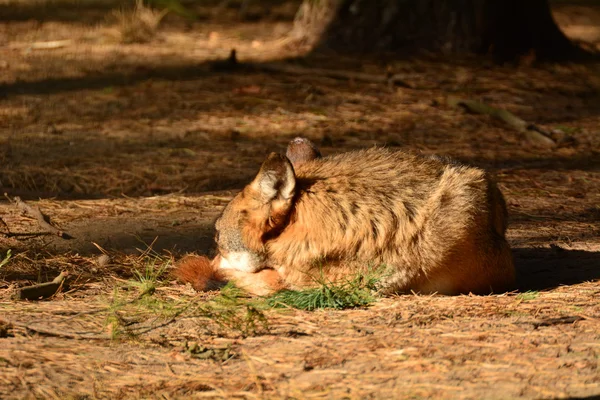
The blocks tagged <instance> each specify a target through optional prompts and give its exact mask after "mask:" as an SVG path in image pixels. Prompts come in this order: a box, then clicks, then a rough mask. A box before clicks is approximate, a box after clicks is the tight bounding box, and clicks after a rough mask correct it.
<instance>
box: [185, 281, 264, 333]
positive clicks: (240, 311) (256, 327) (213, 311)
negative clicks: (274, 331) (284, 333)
mask: <svg viewBox="0 0 600 400" xmlns="http://www.w3.org/2000/svg"><path fill="white" fill-rule="evenodd" d="M263 308H264V302H262V301H261V300H258V301H257V300H251V299H248V298H245V297H244V292H243V291H242V290H240V289H239V288H237V287H236V286H234V285H233V284H231V283H228V284H227V285H225V286H224V287H223V288H222V289H221V293H220V294H219V295H218V296H216V297H215V298H214V299H212V300H211V301H209V302H207V303H206V304H203V305H199V306H198V308H197V309H196V314H197V315H198V316H199V317H203V318H207V319H209V320H211V321H213V322H214V323H215V324H217V326H219V327H220V328H221V329H224V330H227V331H233V332H235V333H237V334H239V335H241V336H242V337H248V336H256V335H259V334H262V333H265V332H268V331H269V323H268V320H267V317H266V316H265V314H264V312H263Z"/></svg>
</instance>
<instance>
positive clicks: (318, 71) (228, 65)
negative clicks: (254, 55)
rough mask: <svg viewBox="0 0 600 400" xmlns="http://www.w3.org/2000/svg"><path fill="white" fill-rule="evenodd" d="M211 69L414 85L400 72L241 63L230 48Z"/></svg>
mask: <svg viewBox="0 0 600 400" xmlns="http://www.w3.org/2000/svg"><path fill="white" fill-rule="evenodd" d="M211 69H212V70H213V71H230V70H235V69H240V70H243V69H249V70H254V71H263V72H276V73H282V74H291V75H310V76H323V77H327V78H333V79H341V80H349V81H351V80H354V81H361V82H370V83H382V84H387V85H390V86H403V87H407V88H414V85H412V84H410V83H408V82H407V81H406V77H405V76H403V75H401V74H388V75H378V74H367V73H365V72H352V71H341V70H335V69H325V68H308V67H301V66H298V65H292V64H280V63H241V62H239V61H238V59H237V55H236V51H235V49H232V50H231V53H230V54H229V57H228V58H227V59H225V60H218V61H215V62H213V64H212V68H211Z"/></svg>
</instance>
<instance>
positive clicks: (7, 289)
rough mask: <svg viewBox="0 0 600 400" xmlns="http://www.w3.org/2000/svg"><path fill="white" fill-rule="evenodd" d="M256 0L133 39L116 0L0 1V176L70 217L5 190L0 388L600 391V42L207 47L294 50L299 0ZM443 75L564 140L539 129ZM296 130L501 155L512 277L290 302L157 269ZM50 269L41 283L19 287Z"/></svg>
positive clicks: (198, 239)
mask: <svg viewBox="0 0 600 400" xmlns="http://www.w3.org/2000/svg"><path fill="white" fill-rule="evenodd" d="M208 3H209V2H202V4H208ZM256 3H258V2H256ZM256 3H252V2H251V3H250V7H249V8H248V10H247V12H246V15H245V18H243V19H241V18H240V17H239V14H238V11H237V9H236V8H235V7H236V4H237V3H234V2H232V4H231V5H230V6H228V7H224V8H221V9H217V8H215V7H214V6H212V7H209V6H204V7H205V8H202V7H200V6H198V7H197V8H196V9H195V10H194V11H196V12H197V13H198V15H199V18H198V19H197V20H195V21H192V20H188V19H185V18H183V17H179V16H176V15H168V16H167V17H166V18H165V19H164V21H163V23H162V24H161V26H160V28H159V29H158V31H157V32H156V35H155V36H154V37H152V38H149V41H148V42H147V43H142V44H124V43H122V42H121V40H120V32H122V31H123V29H122V28H119V25H118V24H116V23H115V22H114V21H115V19H114V18H115V17H114V15H113V11H114V10H115V9H117V8H118V4H119V2H117V1H112V2H111V1H108V0H104V1H100V0H98V1H90V2H88V3H85V4H84V3H81V2H75V3H73V1H72V0H70V1H67V0H64V1H58V0H57V1H52V2H48V3H45V2H40V1H35V2H34V1H30V2H29V1H18V2H17V1H12V0H0V166H1V167H0V190H1V191H2V192H1V193H6V197H9V198H11V199H12V198H14V196H20V198H21V199H23V200H24V201H26V202H27V203H28V204H30V205H32V206H37V207H39V208H40V209H41V210H42V211H43V212H44V213H45V214H46V215H48V216H49V217H51V220H52V222H53V223H54V224H55V225H56V226H58V227H60V229H62V230H64V231H65V232H67V233H68V234H69V235H70V236H71V237H72V238H71V239H69V240H67V239H63V238H61V237H58V236H57V235H52V234H48V232H46V231H44V229H43V228H42V227H41V226H40V224H39V223H38V221H37V220H35V219H33V218H30V217H28V216H26V215H23V214H22V213H21V211H20V210H19V209H18V208H17V207H16V206H15V205H14V204H13V203H11V202H9V201H8V199H6V198H3V199H2V200H1V201H0V217H1V221H0V398H3V399H12V398H31V399H34V398H44V399H45V398H52V399H65V398H72V399H91V398H110V399H119V398H161V399H163V398H164V399H176V398H201V397H202V398H298V399H301V398H302V399H304V398H348V399H364V398H381V399H387V398H453V399H454V398H460V399H484V398H485V399H506V398H531V399H533V398H535V399H540V398H543V399H550V398H574V397H575V398H579V397H586V396H588V397H589V396H593V395H600V281H599V280H600V64H597V63H588V64H583V65H581V64H560V65H558V64H551V65H535V64H534V65H531V64H530V62H526V61H527V60H524V62H523V63H521V64H520V65H506V66H499V65H495V64H493V63H491V62H490V61H488V60H485V59H477V58H471V59H460V60H452V61H448V60H444V59H439V58H437V57H433V56H431V55H422V56H419V57H412V58H410V59H404V60H398V59H391V58H389V59H388V58H385V59H384V58H381V59H373V58H372V59H352V58H344V57H326V56H318V57H317V56H314V55H312V56H308V57H301V58H299V59H298V60H297V61H296V62H295V63H294V65H296V66H301V67H304V68H317V67H318V68H328V69H337V70H344V71H354V72H363V73H367V74H369V75H370V76H385V74H386V73H387V71H388V70H391V71H392V72H393V73H395V74H400V76H401V77H402V82H403V84H402V85H395V86H390V85H386V84H382V83H369V82H364V81H361V80H360V79H336V78H332V77H327V76H324V75H323V74H322V73H318V72H315V73H312V74H307V75H297V74H292V73H276V72H268V73H267V72H264V71H263V72H261V71H260V70H251V69H241V70H232V71H230V70H228V68H227V65H225V64H223V65H222V64H219V63H216V64H215V63H214V61H215V60H224V59H227V57H228V56H229V54H230V50H231V49H232V48H235V49H236V50H237V56H238V59H239V61H240V62H242V63H243V62H254V63H264V62H267V61H268V62H276V61H278V60H283V59H288V58H294V57H298V56H302V55H303V54H304V52H305V51H306V49H302V48H299V47H296V46H294V45H293V43H292V42H290V41H289V40H287V39H286V34H287V32H288V31H289V30H290V29H291V26H292V18H293V15H294V12H295V9H296V7H297V6H298V4H297V3H293V2H287V3H286V2H282V3H273V4H272V5H271V7H270V8H269V9H265V8H261V7H260V6H259V5H257V4H256ZM559 3H560V4H558V5H557V7H556V9H555V12H556V15H555V17H556V19H557V20H558V21H559V22H560V23H561V26H562V27H563V29H564V31H565V32H566V33H568V34H569V35H571V37H572V38H573V39H578V40H581V41H585V42H586V43H587V44H586V46H588V48H596V49H600V29H599V28H598V26H600V8H594V7H591V6H589V5H585V2H581V3H582V5H577V6H575V5H568V4H563V3H566V2H559ZM449 97H459V98H463V99H469V100H477V101H482V102H485V103H486V104H489V105H491V106H493V107H497V108H502V109H505V110H508V111H510V112H511V113H513V114H514V115H517V116H519V117H520V118H523V119H524V120H526V121H528V122H530V123H534V124H536V125H537V126H538V127H540V128H541V129H543V130H544V131H546V132H550V133H551V134H552V135H553V137H555V138H560V137H562V138H565V137H567V138H570V140H562V141H561V142H560V143H559V145H557V146H555V147H552V148H548V147H543V146H540V145H539V144H536V143H532V142H529V141H528V140H527V139H526V138H524V136H523V134H522V133H520V132H517V131H515V130H513V129H511V128H510V127H509V126H507V125H506V124H505V123H504V122H502V121H499V120H494V119H492V118H491V117H490V116H487V115H480V114H473V113H468V112H466V111H465V110H464V109H461V108H453V107H450V106H448V103H447V99H448V98H449ZM296 136H304V137H308V138H310V139H312V140H313V141H315V142H316V143H317V144H319V146H320V147H321V150H322V152H323V153H324V154H332V153H337V152H342V151H347V150H352V149H357V148H364V147H370V146H373V145H385V146H389V147H393V148H402V149H409V150H412V151H417V152H422V153H424V154H446V155H450V156H452V157H455V158H457V159H459V160H461V161H464V162H467V163H470V164H474V165H477V166H481V167H484V168H487V169H489V170H491V171H493V172H494V173H495V175H496V176H497V177H498V182H499V186H500V188H501V189H502V191H503V193H504V195H505V197H506V199H507V202H508V208H509V213H510V227H509V230H508V239H509V241H510V243H511V245H512V247H513V251H514V256H515V260H516V265H517V269H518V282H517V287H516V288H515V291H513V292H510V293H505V294H498V295H490V296H466V295H465V296H455V297H444V296H422V295H399V296H393V297H388V298H381V299H378V300H377V301H376V302H375V303H374V304H373V305H371V306H368V307H364V308H359V309H350V310H343V311H336V310H317V311H300V310H294V309H269V308H268V307H264V304H262V303H261V302H260V300H255V299H245V298H238V297H235V296H234V297H227V296H225V295H224V294H218V293H204V294H197V293H195V292H194V291H193V290H192V289H191V288H189V287H186V286H184V285H181V284H179V283H177V282H176V281H175V280H173V279H172V278H170V277H169V268H170V266H171V264H172V261H173V260H176V259H178V258H179V257H180V256H181V255H182V254H185V253H186V252H197V253H200V254H210V253H211V251H213V250H214V244H213V233H214V231H213V223H214V220H215V218H216V216H217V215H218V214H219V212H220V211H221V210H222V208H223V207H224V205H225V204H226V203H227V201H228V200H230V199H231V197H232V195H233V194H234V193H235V191H236V190H238V189H239V188H241V187H242V186H243V185H244V184H245V183H247V182H249V180H250V179H251V178H252V176H253V175H254V174H255V173H256V171H257V169H258V167H259V166H260V163H261V161H262V160H263V159H264V157H265V156H266V155H267V154H268V153H269V152H271V151H283V150H284V149H285V146H286V144H287V142H288V141H289V140H290V139H292V138H293V137H296ZM2 222H3V223H2ZM9 250H10V254H11V256H10V258H9V257H8V256H7V254H8V251H9ZM61 271H65V272H68V274H69V275H68V278H67V280H66V281H65V284H64V286H63V288H62V291H61V292H60V293H58V294H56V295H54V296H53V297H52V298H50V299H48V300H44V301H17V300H14V295H15V294H16V293H17V292H18V289H19V288H21V287H23V286H27V285H31V284H35V283H39V282H46V281H50V280H52V279H54V278H55V277H56V276H57V275H58V274H59V273H60V272H61Z"/></svg>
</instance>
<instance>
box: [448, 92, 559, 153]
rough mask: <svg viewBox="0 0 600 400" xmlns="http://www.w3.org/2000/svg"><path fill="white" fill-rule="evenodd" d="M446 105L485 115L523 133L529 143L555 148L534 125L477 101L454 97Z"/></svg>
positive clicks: (554, 143) (541, 130) (548, 136)
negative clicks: (461, 107)
mask: <svg viewBox="0 0 600 400" xmlns="http://www.w3.org/2000/svg"><path fill="white" fill-rule="evenodd" d="M447 103H448V105H449V106H450V107H458V106H463V107H465V108H466V109H467V110H469V111H471V112H474V113H477V114H487V115H489V116H491V117H493V118H496V119H499V120H500V121H503V122H504V123H506V124H507V125H509V126H510V127H511V128H513V129H515V130H517V131H518V132H521V133H523V134H524V135H525V137H526V138H527V139H529V140H530V141H532V142H535V143H537V144H540V145H541V146H544V147H555V146H556V142H555V141H554V139H552V138H551V137H550V135H549V134H548V133H546V132H545V131H544V130H543V129H542V128H540V127H538V126H536V125H534V124H530V123H528V122H527V121H524V120H522V119H521V118H519V117H517V116H516V115H514V114H512V113H510V112H508V111H506V110H502V109H499V108H494V107H492V106H489V105H487V104H485V103H482V102H479V101H475V100H468V99H459V98H456V97H448V100H447Z"/></svg>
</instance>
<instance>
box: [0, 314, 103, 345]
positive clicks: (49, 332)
mask: <svg viewBox="0 0 600 400" xmlns="http://www.w3.org/2000/svg"><path fill="white" fill-rule="evenodd" d="M0 322H2V323H3V324H6V325H9V326H15V327H18V328H23V329H26V330H27V331H29V332H34V333H38V334H40V335H44V336H53V337H60V338H66V339H80V340H111V337H110V336H108V335H99V334H96V333H88V332H84V333H72V332H64V331H59V330H56V329H48V328H45V327H42V326H35V325H28V324H24V323H21V322H14V321H9V320H7V319H2V318H0Z"/></svg>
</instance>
